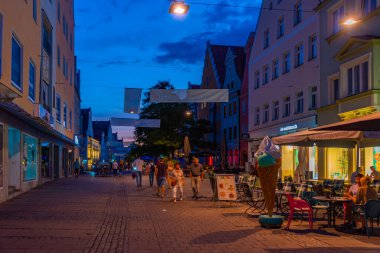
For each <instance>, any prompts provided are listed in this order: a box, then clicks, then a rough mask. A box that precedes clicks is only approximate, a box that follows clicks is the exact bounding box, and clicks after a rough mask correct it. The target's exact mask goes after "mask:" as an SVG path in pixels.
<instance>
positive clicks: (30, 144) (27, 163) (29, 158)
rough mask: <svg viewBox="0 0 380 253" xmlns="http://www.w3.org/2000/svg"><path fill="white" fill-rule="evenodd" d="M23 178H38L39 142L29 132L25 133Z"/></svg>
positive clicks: (27, 179) (26, 179) (25, 179)
mask: <svg viewBox="0 0 380 253" xmlns="http://www.w3.org/2000/svg"><path fill="white" fill-rule="evenodd" d="M23 138H24V144H23V148H24V150H23V161H22V165H23V179H24V181H30V180H35V179H37V161H38V160H37V158H38V150H37V148H38V142H37V139H36V138H34V137H32V136H29V135H27V134H24V135H23Z"/></svg>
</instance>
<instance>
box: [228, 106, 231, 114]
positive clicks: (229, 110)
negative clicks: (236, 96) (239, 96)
mask: <svg viewBox="0 0 380 253" xmlns="http://www.w3.org/2000/svg"><path fill="white" fill-rule="evenodd" d="M231 115H232V104H229V105H228V116H231Z"/></svg>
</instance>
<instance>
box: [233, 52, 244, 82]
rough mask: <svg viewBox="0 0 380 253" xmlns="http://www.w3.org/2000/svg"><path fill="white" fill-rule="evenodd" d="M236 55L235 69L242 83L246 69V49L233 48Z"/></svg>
mask: <svg viewBox="0 0 380 253" xmlns="http://www.w3.org/2000/svg"><path fill="white" fill-rule="evenodd" d="M231 50H232V51H233V53H234V54H235V56H236V57H235V67H236V73H237V74H238V76H239V78H240V80H241V81H243V76H244V68H245V58H246V57H245V48H244V47H231Z"/></svg>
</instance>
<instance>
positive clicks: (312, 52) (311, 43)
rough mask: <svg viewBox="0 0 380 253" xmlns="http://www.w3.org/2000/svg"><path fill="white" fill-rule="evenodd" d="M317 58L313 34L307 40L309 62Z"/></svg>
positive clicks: (315, 41) (315, 38)
mask: <svg viewBox="0 0 380 253" xmlns="http://www.w3.org/2000/svg"><path fill="white" fill-rule="evenodd" d="M315 58H317V36H316V35H315V34H314V35H312V36H310V38H309V60H313V59H315Z"/></svg>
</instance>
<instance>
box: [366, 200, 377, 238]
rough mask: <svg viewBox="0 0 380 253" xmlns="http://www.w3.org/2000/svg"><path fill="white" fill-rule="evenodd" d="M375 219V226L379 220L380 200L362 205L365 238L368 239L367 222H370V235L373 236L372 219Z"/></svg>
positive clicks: (369, 201)
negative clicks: (365, 231)
mask: <svg viewBox="0 0 380 253" xmlns="http://www.w3.org/2000/svg"><path fill="white" fill-rule="evenodd" d="M375 218H376V219H377V225H379V218H380V200H368V201H367V203H365V205H364V219H365V227H366V230H367V236H368V237H369V227H368V220H369V221H370V222H371V228H372V229H371V233H372V234H373V219H375Z"/></svg>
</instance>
